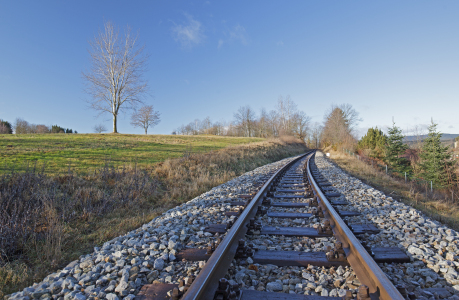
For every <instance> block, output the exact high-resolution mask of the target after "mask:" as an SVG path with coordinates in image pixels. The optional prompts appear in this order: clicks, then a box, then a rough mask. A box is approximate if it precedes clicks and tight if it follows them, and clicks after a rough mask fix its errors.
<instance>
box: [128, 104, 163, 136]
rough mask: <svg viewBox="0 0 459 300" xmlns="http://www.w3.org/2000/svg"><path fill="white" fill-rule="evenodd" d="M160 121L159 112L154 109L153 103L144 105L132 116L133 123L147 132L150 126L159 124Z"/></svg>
mask: <svg viewBox="0 0 459 300" xmlns="http://www.w3.org/2000/svg"><path fill="white" fill-rule="evenodd" d="M160 121H161V120H160V119H159V112H158V111H154V110H153V105H146V106H143V107H141V108H140V109H139V110H138V111H136V112H134V113H133V114H132V116H131V125H132V126H134V127H141V128H143V129H145V134H147V130H148V128H149V127H153V126H155V125H157V124H158V123H159V122H160Z"/></svg>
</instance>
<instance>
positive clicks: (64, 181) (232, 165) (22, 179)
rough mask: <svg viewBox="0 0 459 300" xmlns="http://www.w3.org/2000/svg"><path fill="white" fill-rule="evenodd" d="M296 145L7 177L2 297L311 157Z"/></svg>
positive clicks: (0, 212)
mask: <svg viewBox="0 0 459 300" xmlns="http://www.w3.org/2000/svg"><path fill="white" fill-rule="evenodd" d="M306 150H307V149H306V147H305V145H304V144H303V143H301V142H300V141H298V140H295V139H293V138H288V139H277V140H268V141H265V142H259V143H252V144H247V145H238V146H230V147H227V148H224V149H222V150H218V151H211V152H207V153H199V154H193V153H189V152H185V153H183V157H181V158H175V159H169V160H165V161H164V162H162V163H158V164H155V165H152V166H151V167H149V168H148V170H145V169H143V170H142V169H141V170H139V169H137V168H136V167H132V168H131V167H126V168H123V169H119V168H110V167H108V166H106V167H103V168H101V169H100V170H98V171H97V172H94V173H93V174H91V175H86V176H77V175H73V174H72V172H69V173H68V174H67V175H61V176H55V177H52V176H47V175H44V174H41V173H35V172H26V173H12V174H7V175H2V176H1V177H0V249H1V252H0V298H1V297H2V296H3V295H4V294H9V293H11V292H14V291H17V290H19V289H21V288H23V287H25V286H28V285H30V284H32V283H33V282H37V281H39V280H41V279H42V278H43V277H45V276H46V275H47V274H49V273H50V272H52V271H54V270H57V269H59V268H61V267H63V266H65V264H66V263H68V262H69V261H71V260H74V259H77V258H78V256H79V255H81V254H83V253H85V252H89V251H92V248H93V247H94V246H97V245H101V244H102V243H103V242H105V241H107V240H110V239H112V238H114V237H116V236H118V235H121V234H124V233H126V232H128V231H130V230H132V229H134V228H137V227H139V226H141V225H142V224H144V223H147V222H149V221H150V220H151V219H152V218H154V217H155V216H157V215H158V214H160V213H162V212H164V211H166V210H168V209H170V208H171V207H173V206H176V205H177V204H180V203H183V202H186V201H188V200H190V199H192V198H193V197H195V196H197V195H199V194H201V193H203V192H205V191H207V190H209V189H210V188H212V187H213V186H216V185H219V184H221V183H224V182H226V181H228V180H230V179H231V178H234V177H236V176H238V175H240V174H242V173H244V172H247V171H249V170H252V169H254V168H256V167H259V166H262V165H265V164H268V163H271V162H274V161H277V160H280V159H283V158H285V157H289V156H293V155H297V154H300V153H304V152H305V151H306Z"/></svg>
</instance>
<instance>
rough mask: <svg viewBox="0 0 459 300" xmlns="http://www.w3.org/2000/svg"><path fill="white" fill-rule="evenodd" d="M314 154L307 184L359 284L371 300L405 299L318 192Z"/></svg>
mask: <svg viewBox="0 0 459 300" xmlns="http://www.w3.org/2000/svg"><path fill="white" fill-rule="evenodd" d="M314 155H315V153H313V154H311V155H310V156H309V158H308V159H307V172H308V179H309V183H310V184H311V186H312V187H313V189H314V190H315V191H316V193H317V196H318V197H319V198H320V201H319V205H320V206H321V207H322V209H323V210H324V211H325V218H327V219H328V220H329V221H330V224H331V227H332V229H333V233H334V235H335V237H336V238H337V240H339V241H340V242H341V243H342V244H343V248H344V250H345V253H346V256H347V260H348V262H349V264H350V265H351V266H352V268H353V269H354V272H355V273H356V275H357V278H358V279H359V280H360V282H361V283H362V284H364V285H366V286H368V287H369V291H370V297H371V299H372V300H376V299H380V300H389V299H400V300H404V299H405V298H404V297H403V296H402V295H401V294H400V292H399V291H398V290H397V288H396V287H395V286H394V285H393V284H392V282H391V281H390V280H389V279H388V278H387V276H386V274H384V272H383V271H382V270H381V268H380V267H379V266H378V264H376V262H375V261H374V260H373V258H372V257H371V256H370V254H368V252H367V251H366V250H365V248H364V247H363V246H362V244H360V242H359V240H358V239H357V238H356V237H355V235H354V233H353V232H352V231H351V230H350V229H349V227H348V226H347V225H346V223H344V221H343V219H341V217H340V215H339V214H338V212H337V211H336V210H335V209H334V208H333V206H332V205H331V204H330V202H329V201H328V200H327V198H326V197H325V195H324V194H323V193H322V191H321V190H320V188H319V186H318V184H317V183H316V182H315V180H314V177H313V176H312V173H311V168H310V159H311V158H312V157H314Z"/></svg>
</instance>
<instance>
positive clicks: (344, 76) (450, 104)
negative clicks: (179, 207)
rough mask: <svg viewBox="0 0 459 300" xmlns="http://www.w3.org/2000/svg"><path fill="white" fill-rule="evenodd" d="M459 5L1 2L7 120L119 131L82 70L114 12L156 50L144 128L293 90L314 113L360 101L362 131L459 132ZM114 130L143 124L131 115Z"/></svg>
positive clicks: (1, 94) (0, 83)
mask: <svg viewBox="0 0 459 300" xmlns="http://www.w3.org/2000/svg"><path fill="white" fill-rule="evenodd" d="M458 15H459V1H419V0H417V1H412V0H407V1H358V0H355V1H341V0H339V1H333V0H329V1H318V0H317V1H305V0H302V1H212V0H211V1H140V0H138V1H108V0H100V1H32V0H30V1H0V119H4V120H7V121H9V122H10V123H13V122H14V120H15V119H16V118H23V119H25V120H27V121H28V122H30V123H35V124H47V125H53V124H57V125H59V126H62V127H64V128H72V129H73V130H77V131H78V132H79V133H90V132H93V127H94V126H95V125H97V124H104V125H105V126H106V127H107V128H108V129H111V126H112V120H111V116H110V115H101V116H98V112H96V111H94V110H92V109H91V108H90V107H89V105H88V102H87V101H88V100H90V97H89V95H87V94H85V92H84V80H83V78H82V72H84V71H87V70H89V68H90V59H89V54H88V49H89V41H91V40H93V39H94V37H95V35H96V34H97V33H98V31H99V30H101V29H102V28H103V26H104V22H106V21H111V22H113V23H114V24H115V25H116V26H118V27H119V28H121V31H123V28H125V27H126V26H127V25H129V26H130V27H131V28H132V29H133V31H134V32H136V33H138V34H139V41H140V43H141V44H144V45H145V51H146V52H147V53H148V54H149V59H148V70H147V72H146V73H145V74H144V78H145V80H147V81H148V83H149V93H148V95H147V96H146V97H145V99H144V102H145V103H146V104H148V105H153V106H154V109H155V110H157V111H159V112H160V113H161V122H160V123H159V124H158V125H157V126H156V127H154V128H153V129H150V130H149V133H157V134H170V133H171V132H172V131H173V130H174V129H175V128H177V127H179V126H180V125H182V124H187V123H189V122H191V121H193V120H195V119H201V120H202V119H204V118H205V117H207V116H210V118H211V119H212V121H231V120H233V113H234V112H236V110H237V109H238V108H239V107H241V106H245V105H250V107H251V108H252V109H254V110H255V111H257V112H259V111H260V110H261V109H262V108H266V109H267V110H268V111H269V110H272V109H275V107H276V103H277V99H278V98H279V96H283V97H286V96H287V95H289V96H290V97H291V99H292V100H293V101H294V102H295V103H296V104H297V105H298V108H299V109H300V110H302V111H304V112H305V113H306V114H307V115H309V116H310V117H311V119H312V122H322V121H323V119H324V114H325V112H326V111H327V110H328V109H329V108H330V106H331V105H332V104H335V105H339V104H342V103H349V104H351V105H352V106H353V107H354V108H355V109H356V111H357V112H359V114H360V117H361V119H362V121H361V122H360V124H359V134H360V135H363V134H364V133H365V132H366V129H367V128H369V127H374V126H378V127H379V128H383V129H385V128H386V127H387V126H390V125H392V120H395V123H396V125H397V126H400V127H401V128H402V129H403V130H404V132H405V133H406V134H409V132H410V130H411V129H412V128H414V127H415V126H418V127H423V128H425V126H426V124H429V123H430V122H431V120H432V119H433V120H434V122H436V123H438V129H439V130H440V131H441V132H444V133H459V117H458V111H459V101H458V100H459V18H458V17H457V16H458ZM118 130H119V132H121V133H136V134H141V133H143V130H142V129H140V128H134V127H133V126H132V125H131V124H130V113H126V114H124V115H121V116H120V117H119V123H118Z"/></svg>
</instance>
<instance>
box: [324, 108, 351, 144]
mask: <svg viewBox="0 0 459 300" xmlns="http://www.w3.org/2000/svg"><path fill="white" fill-rule="evenodd" d="M359 121H360V118H359V113H358V112H357V111H356V110H355V109H354V108H352V106H351V105H350V104H343V105H340V106H337V105H332V106H331V107H330V110H329V112H328V113H327V114H326V115H325V120H324V127H323V131H322V142H324V144H325V146H333V147H335V148H336V147H337V146H338V145H344V146H346V147H352V146H353V145H354V144H355V143H356V139H355V137H354V136H353V134H354V129H355V126H356V125H357V124H358V122H359Z"/></svg>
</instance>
